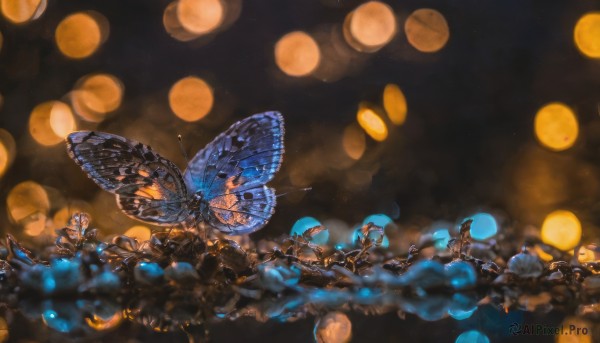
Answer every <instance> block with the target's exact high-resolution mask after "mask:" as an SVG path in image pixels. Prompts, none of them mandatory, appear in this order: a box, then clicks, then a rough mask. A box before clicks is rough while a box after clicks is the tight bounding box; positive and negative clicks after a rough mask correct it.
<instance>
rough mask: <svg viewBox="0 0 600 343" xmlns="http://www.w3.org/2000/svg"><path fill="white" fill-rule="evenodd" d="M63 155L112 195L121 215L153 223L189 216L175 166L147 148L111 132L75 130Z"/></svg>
mask: <svg viewBox="0 0 600 343" xmlns="http://www.w3.org/2000/svg"><path fill="white" fill-rule="evenodd" d="M67 150H68V152H69V156H70V157H71V158H72V159H73V160H74V161H75V162H76V163H77V164H78V165H79V166H80V167H81V169H83V170H84V171H85V172H86V173H87V174H88V176H89V177H90V178H91V179H92V180H93V181H94V182H95V183H96V184H98V185H99V186H100V187H102V188H103V189H104V190H106V191H109V192H111V193H114V194H116V195H117V202H118V203H119V206H120V207H121V209H122V210H123V212H125V213H126V214H127V215H129V216H131V217H133V218H136V219H139V220H142V221H145V222H149V223H151V224H155V225H174V224H178V223H180V222H182V221H183V220H185V218H187V217H188V216H189V212H188V210H187V206H185V205H186V202H187V189H186V186H185V182H184V181H183V178H182V176H181V172H180V170H179V168H177V166H176V165H175V164H173V163H172V162H171V161H169V160H167V159H165V158H163V157H161V156H160V155H158V154H156V153H155V152H153V151H152V150H151V149H150V147H148V146H146V145H144V144H141V143H139V142H136V141H132V140H129V139H126V138H123V137H120V136H117V135H112V134H108V133H102V132H92V131H79V132H74V133H71V134H70V135H69V136H68V137H67Z"/></svg>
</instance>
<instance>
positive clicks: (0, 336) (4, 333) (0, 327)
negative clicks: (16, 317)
mask: <svg viewBox="0 0 600 343" xmlns="http://www.w3.org/2000/svg"><path fill="white" fill-rule="evenodd" d="M8 336H9V327H8V323H7V322H6V319H4V317H0V343H4V342H6V341H7V340H8Z"/></svg>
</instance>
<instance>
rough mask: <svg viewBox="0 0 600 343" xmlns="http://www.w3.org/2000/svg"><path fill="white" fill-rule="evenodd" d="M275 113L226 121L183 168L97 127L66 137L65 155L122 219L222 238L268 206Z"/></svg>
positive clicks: (279, 143)
mask: <svg viewBox="0 0 600 343" xmlns="http://www.w3.org/2000/svg"><path fill="white" fill-rule="evenodd" d="M283 135H284V127H283V117H282V115H281V114H280V113H279V112H265V113H259V114H255V115H252V116H250V117H248V118H246V119H243V120H240V121H238V122H236V123H235V124H233V125H231V127H229V128H228V129H227V130H226V131H225V132H223V133H221V134H220V135H218V136H217V137H216V138H215V139H214V140H213V141H212V142H210V143H209V144H208V145H207V146H206V147H205V148H204V149H202V150H200V151H199V152H198V153H197V154H196V155H195V156H194V157H193V158H192V159H191V160H190V161H189V163H188V166H187V169H186V170H185V172H183V173H182V172H181V171H180V169H179V168H178V167H177V166H176V165H175V164H174V163H173V162H171V161H169V160H168V159H166V158H164V157H162V156H160V155H159V154H157V153H155V152H154V151H152V149H151V148H150V147H149V146H147V145H144V144H142V143H139V142H136V141H133V140H130V139H127V138H124V137H121V136H118V135H114V134H110V133H104V132H96V131H76V132H73V133H71V134H69V135H68V136H67V138H66V143H67V152H68V154H69V156H70V157H71V159H73V160H74V161H75V163H76V164H77V165H79V166H80V167H81V169H83V171H84V172H85V173H87V175H88V177H90V178H91V179H92V180H93V181H94V182H95V183H96V184H97V185H98V186H100V187H101V188H102V189H104V190H105V191H108V192H110V193H113V194H115V195H116V200H117V204H118V205H119V207H120V209H121V210H122V211H123V212H124V213H125V214H126V215H128V216H130V217H132V218H134V219H138V220H141V221H144V222H147V223H150V224H154V225H161V226H175V225H183V226H184V227H185V228H187V229H192V228H194V227H195V226H196V225H198V224H199V223H200V222H204V223H206V224H208V225H209V226H211V227H213V228H216V229H218V230H219V231H221V232H223V233H226V234H229V235H241V234H246V233H251V232H254V231H256V230H259V229H261V228H262V227H264V226H265V225H266V224H267V222H268V221H269V219H270V218H271V216H272V215H273V213H274V211H275V203H276V200H275V190H274V189H273V188H270V187H267V186H266V183H267V182H269V181H271V180H272V179H273V177H274V175H275V173H276V172H277V171H278V170H279V168H280V166H281V161H282V159H283V153H284V146H283Z"/></svg>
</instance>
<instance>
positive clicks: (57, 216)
mask: <svg viewBox="0 0 600 343" xmlns="http://www.w3.org/2000/svg"><path fill="white" fill-rule="evenodd" d="M92 211H93V208H92V206H91V205H90V204H89V203H87V202H85V201H81V200H75V201H74V202H69V204H68V205H67V206H63V207H61V208H60V209H59V210H58V211H56V212H55V213H54V216H52V227H53V228H54V229H62V228H63V227H65V226H67V224H69V221H70V220H71V217H72V216H73V214H75V213H81V212H85V213H90V212H92Z"/></svg>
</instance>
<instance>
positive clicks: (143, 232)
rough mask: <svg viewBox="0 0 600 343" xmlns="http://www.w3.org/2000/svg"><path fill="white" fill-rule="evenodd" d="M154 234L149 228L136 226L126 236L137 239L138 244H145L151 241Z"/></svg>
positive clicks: (126, 232)
mask: <svg viewBox="0 0 600 343" xmlns="http://www.w3.org/2000/svg"><path fill="white" fill-rule="evenodd" d="M151 234H152V232H151V231H150V229H149V228H148V227H147V226H143V225H135V226H132V227H130V228H129V229H128V230H127V231H125V236H127V237H131V238H135V239H137V240H138V242H144V241H147V240H149V239H150V235H151Z"/></svg>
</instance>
